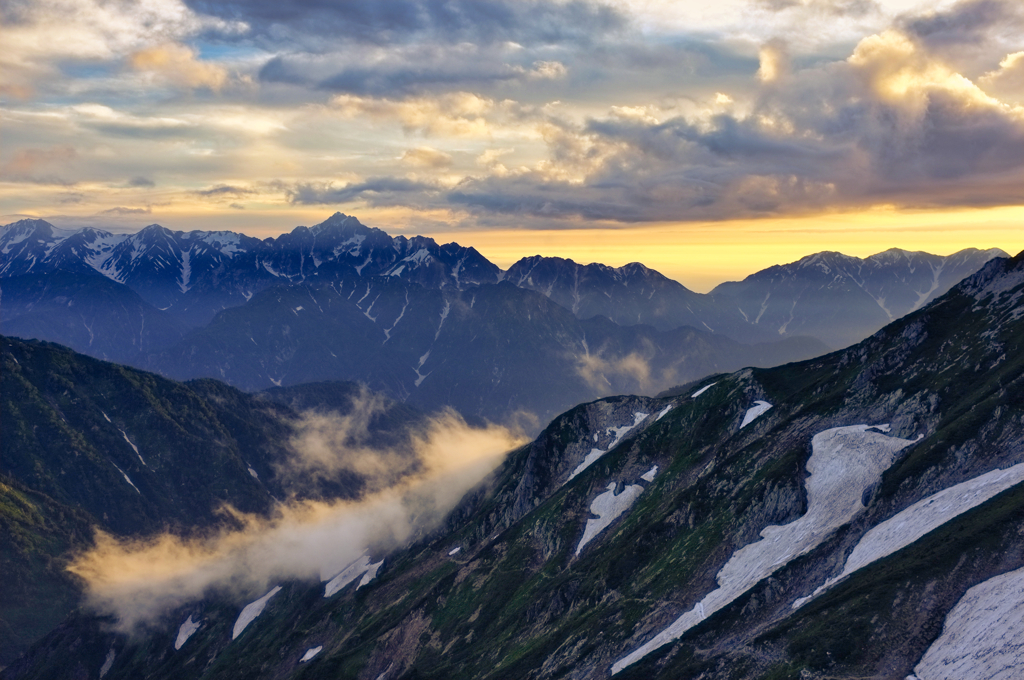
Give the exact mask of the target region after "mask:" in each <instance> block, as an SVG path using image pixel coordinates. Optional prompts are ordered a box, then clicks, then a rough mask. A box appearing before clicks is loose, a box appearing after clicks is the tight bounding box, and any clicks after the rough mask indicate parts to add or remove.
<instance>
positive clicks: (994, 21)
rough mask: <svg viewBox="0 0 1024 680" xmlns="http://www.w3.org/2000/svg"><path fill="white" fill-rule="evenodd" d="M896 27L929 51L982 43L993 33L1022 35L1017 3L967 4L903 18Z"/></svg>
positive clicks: (1023, 21)
mask: <svg viewBox="0 0 1024 680" xmlns="http://www.w3.org/2000/svg"><path fill="white" fill-rule="evenodd" d="M900 27H901V28H902V30H903V31H905V32H906V33H907V34H908V35H911V36H913V37H915V38H917V39H918V40H920V41H922V42H924V43H925V44H927V45H929V46H932V47H941V46H956V45H963V44H970V43H976V42H978V41H983V40H985V39H986V38H987V37H988V36H989V35H990V34H992V33H993V32H1008V33H1013V34H1017V35H1018V36H1019V34H1020V33H1021V32H1022V31H1024V3H1022V2H1021V1H1020V0H967V1H966V2H959V3H957V4H955V5H953V6H952V7H950V8H948V9H946V10H944V11H941V12H933V13H930V14H926V15H924V16H911V17H904V18H903V19H902V20H901V21H900Z"/></svg>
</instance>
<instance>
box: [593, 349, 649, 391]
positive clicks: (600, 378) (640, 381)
mask: <svg viewBox="0 0 1024 680" xmlns="http://www.w3.org/2000/svg"><path fill="white" fill-rule="evenodd" d="M576 374H577V375H579V376H580V377H581V378H583V380H585V381H586V383H587V384H588V385H590V387H591V388H593V389H594V390H597V391H599V392H601V393H604V392H607V391H608V390H614V389H615V387H617V386H618V385H620V384H622V383H623V382H624V381H628V382H631V383H635V384H636V385H637V386H638V388H639V389H638V390H637V391H638V392H640V393H644V392H648V391H650V388H651V385H652V383H651V367H650V364H649V363H648V359H647V358H645V357H644V356H642V355H641V354H640V353H639V352H630V353H629V354H627V355H625V356H621V357H613V356H605V353H604V352H595V353H594V354H590V353H587V354H585V355H584V356H582V357H579V358H578V359H577V362H576Z"/></svg>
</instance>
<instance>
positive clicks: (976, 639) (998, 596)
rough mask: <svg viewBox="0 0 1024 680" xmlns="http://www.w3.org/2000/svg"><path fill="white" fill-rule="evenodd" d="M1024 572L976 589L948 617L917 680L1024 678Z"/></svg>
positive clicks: (917, 669) (1003, 576)
mask: <svg viewBox="0 0 1024 680" xmlns="http://www.w3.org/2000/svg"><path fill="white" fill-rule="evenodd" d="M1022 650H1024V569H1017V570H1016V571H1011V572H1008V573H1006V574H1001V575H1000V576H996V577H995V578H990V579H989V580H987V581H984V582H983V583H979V584H978V585H976V586H974V587H973V588H971V589H970V590H968V591H967V592H966V593H964V596H963V597H962V598H960V601H959V602H957V603H956V606H955V607H953V609H952V610H950V612H949V614H947V615H946V623H945V625H944V626H943V629H942V635H940V636H939V639H938V640H936V641H935V642H934V643H932V646H931V647H929V648H928V651H927V652H925V653H924V657H922V658H921V662H920V663H918V664H917V666H915V667H914V675H912V676H909V677H910V678H915V679H916V680H1016V679H1017V678H1020V677H1022V675H1024V654H1022Z"/></svg>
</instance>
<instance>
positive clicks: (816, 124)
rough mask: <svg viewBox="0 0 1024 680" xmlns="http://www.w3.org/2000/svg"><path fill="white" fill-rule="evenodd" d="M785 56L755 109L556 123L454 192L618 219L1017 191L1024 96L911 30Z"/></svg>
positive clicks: (774, 48) (766, 76)
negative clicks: (501, 172)
mask: <svg viewBox="0 0 1024 680" xmlns="http://www.w3.org/2000/svg"><path fill="white" fill-rule="evenodd" d="M784 63H785V52H784V50H783V49H782V47H781V46H780V45H778V44H769V45H767V46H766V47H765V49H763V50H762V62H761V70H760V72H759V76H760V78H759V79H760V80H762V81H763V82H764V85H763V87H762V88H761V90H760V92H759V93H758V96H757V98H756V100H755V101H754V103H753V105H752V106H751V107H750V109H749V110H748V111H734V110H732V109H731V108H730V109H727V110H722V109H715V110H711V109H709V110H708V111H707V112H706V113H703V114H700V113H699V114H695V115H689V116H675V117H672V118H667V119H664V120H662V119H660V118H659V117H658V116H652V115H649V113H648V112H647V111H646V110H641V109H640V108H638V107H633V108H631V109H629V110H626V109H623V108H618V109H614V110H613V111H612V112H611V114H610V115H609V116H607V117H604V118H593V119H590V120H589V121H586V122H584V123H582V124H572V123H570V122H567V121H561V122H556V121H551V122H549V124H548V126H547V128H546V131H545V134H544V138H545V141H546V143H547V146H548V158H547V160H546V161H544V162H542V163H539V164H537V165H536V166H534V167H532V168H530V169H529V170H528V171H524V172H517V173H515V174H513V175H510V176H506V177H502V178H497V177H493V176H492V177H471V178H467V179H465V180H464V181H462V182H460V183H459V184H458V185H457V186H456V187H454V189H453V190H452V191H451V192H450V193H449V194H448V196H447V198H448V200H449V201H450V202H452V203H454V204H457V205H463V206H466V207H467V208H469V209H470V210H473V211H474V212H476V213H477V214H482V213H484V212H495V213H504V214H517V215H532V216H536V217H547V218H560V219H585V220H615V221H620V222H642V221H660V220H681V219H721V218H726V217H738V216H760V215H772V214H783V213H788V212H801V211H814V210H822V209H828V208H829V207H836V206H844V207H853V206H858V205H873V204H881V203H884V204H896V205H899V206H904V207H910V206H913V207H923V206H932V207H935V206H945V205H961V206H984V205H999V204H1005V203H1013V202H1016V201H1019V187H1020V186H1021V185H1022V183H1024V109H1021V108H1019V107H1018V108H1014V107H1012V106H1010V105H1008V104H1006V103H1005V102H1002V101H999V100H997V99H994V98H993V97H991V96H989V95H988V94H987V93H986V92H985V91H983V90H981V89H980V88H978V87H977V86H976V85H974V83H972V82H971V81H970V80H969V79H967V78H966V77H964V76H963V75H961V74H959V73H957V72H956V71H954V70H952V69H951V68H950V67H948V66H946V65H945V64H944V62H943V61H942V60H941V59H939V58H936V57H935V56H933V55H932V54H931V53H930V52H929V51H927V50H926V49H925V48H923V47H922V46H920V45H918V44H917V43H916V42H915V41H914V40H913V39H911V38H910V37H908V36H906V35H904V34H902V33H900V32H898V31H887V32H885V33H881V34H878V35H874V36H870V37H868V38H865V39H864V40H862V41H861V42H860V43H859V44H858V45H857V47H856V48H855V50H854V51H853V53H852V54H851V55H850V57H849V58H848V59H846V60H845V61H840V62H832V63H828V64H824V65H821V66H813V67H810V68H804V69H800V70H796V71H793V70H791V71H790V74H789V76H786V77H782V74H783V73H785V67H784V66H783V64H784ZM1006 63H1007V64H1008V67H1007V71H1009V70H1010V69H1015V68H1017V66H1016V64H1017V62H1016V60H1013V61H1012V62H1010V61H1007V62H1006ZM995 78H996V77H995V76H993V77H992V80H993V81H994V80H995ZM627 113H632V114H634V115H626V114H627ZM641 114H642V115H641ZM1015 196H1016V198H1015Z"/></svg>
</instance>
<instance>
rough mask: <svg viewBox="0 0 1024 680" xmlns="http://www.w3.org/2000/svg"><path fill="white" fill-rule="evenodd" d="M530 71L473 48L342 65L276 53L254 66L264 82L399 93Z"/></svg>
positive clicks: (495, 79)
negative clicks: (469, 53) (463, 51)
mask: <svg viewBox="0 0 1024 680" xmlns="http://www.w3.org/2000/svg"><path fill="white" fill-rule="evenodd" d="M528 74H529V71H528V69H527V68H524V67H516V66H513V65H511V64H508V63H505V62H503V61H502V60H501V59H498V58H496V55H494V54H480V53H479V52H476V51H475V50H474V53H473V54H472V57H471V58H467V55H464V54H463V55H460V54H457V53H452V52H451V51H443V50H438V51H434V50H431V51H430V53H429V54H420V55H409V56H408V57H407V58H404V59H401V60H395V61H392V62H390V63H383V64H382V63H375V64H372V65H362V64H353V65H347V66H345V67H343V68H341V69H339V68H338V65H337V62H336V61H335V60H333V59H323V58H321V57H318V56H313V55H289V56H284V57H282V56H278V57H274V58H273V59H271V60H270V61H268V62H267V63H266V64H265V65H264V66H263V68H262V69H260V72H259V79H260V81H261V82H266V83H290V84H296V85H306V86H311V87H315V88H317V89H321V90H326V91H329V92H344V93H349V94H358V95H373V96H402V95H407V94H413V93H419V92H424V91H431V90H451V89H455V90H458V89H464V88H467V87H479V86H482V85H488V84H491V83H495V82H500V81H509V80H515V79H517V78H524V77H527V76H528Z"/></svg>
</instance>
